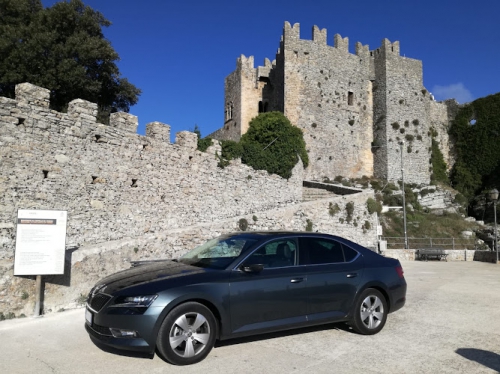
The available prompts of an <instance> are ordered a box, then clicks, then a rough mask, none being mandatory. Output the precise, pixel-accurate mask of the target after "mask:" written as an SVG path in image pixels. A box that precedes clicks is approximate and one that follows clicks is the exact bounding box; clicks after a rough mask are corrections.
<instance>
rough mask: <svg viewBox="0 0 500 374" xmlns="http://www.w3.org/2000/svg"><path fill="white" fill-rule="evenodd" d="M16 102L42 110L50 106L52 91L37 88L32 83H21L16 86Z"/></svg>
mask: <svg viewBox="0 0 500 374" xmlns="http://www.w3.org/2000/svg"><path fill="white" fill-rule="evenodd" d="M15 92H16V100H17V101H19V102H21V103H26V104H30V105H34V106H38V107H42V108H48V107H49V105H50V90H48V89H46V88H42V87H38V86H35V85H34V84H31V83H21V84H17V85H16V89H15Z"/></svg>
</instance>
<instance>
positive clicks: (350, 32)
mask: <svg viewBox="0 0 500 374" xmlns="http://www.w3.org/2000/svg"><path fill="white" fill-rule="evenodd" d="M83 1H84V2H85V4H87V5H89V6H91V7H92V8H94V9H96V10H98V11H100V12H101V13H103V14H104V16H105V17H106V18H107V19H108V20H110V21H111V22H112V25H111V26H110V27H108V28H106V29H105V30H104V32H105V36H106V38H107V39H108V40H109V41H110V42H111V44H112V45H113V47H114V48H115V50H116V51H117V52H118V54H119V55H120V58H121V61H120V62H119V67H120V71H121V73H122V75H123V76H124V77H126V78H128V79H129V80H130V82H132V83H133V84H135V85H136V86H137V87H139V88H140V89H141V90H142V95H141V97H140V99H139V103H138V104H137V105H135V106H133V107H132V108H131V110H130V113H132V114H134V115H137V116H138V117H139V129H138V132H139V133H140V134H144V132H145V126H146V124H147V123H148V122H152V121H159V122H163V123H166V124H169V125H170V126H171V133H172V140H173V139H174V136H175V133H176V132H178V131H182V130H191V131H192V130H193V129H194V126H195V125H198V127H199V128H200V129H201V132H202V135H203V136H205V135H208V134H209V133H211V132H213V131H215V130H216V129H218V128H220V127H221V126H222V124H223V120H224V78H225V77H226V76H227V75H228V74H229V73H231V72H232V71H233V70H234V68H235V65H236V58H237V57H239V56H240V54H244V55H246V56H250V55H253V56H255V65H256V66H257V65H262V64H263V61H264V58H265V57H268V58H269V59H271V60H273V59H274V57H275V54H276V50H277V48H278V46H279V40H280V36H281V34H282V29H283V24H284V22H285V21H289V22H290V23H292V24H293V23H296V22H298V23H300V28H301V38H302V39H311V34H312V32H311V30H312V27H313V25H318V26H319V27H320V28H326V29H327V30H328V44H329V45H333V35H334V34H336V33H339V34H341V35H342V36H343V37H346V36H347V37H349V48H350V50H351V52H354V46H355V43H356V42H357V41H360V42H361V43H363V44H369V46H370V49H375V48H378V47H379V46H380V43H381V40H382V39H383V38H388V39H389V40H390V41H391V42H392V41H395V40H399V41H400V44H401V55H405V56H407V57H411V58H415V59H419V60H422V61H423V69H424V85H425V87H426V88H427V89H428V90H429V91H431V92H432V93H433V94H434V96H435V97H436V99H437V100H443V99H447V98H451V97H455V98H457V100H458V101H459V102H462V103H463V102H468V101H471V100H474V99H477V98H479V97H483V96H487V95H490V94H494V93H497V92H500V71H499V70H500V69H499V68H500V61H499V60H500V24H499V15H500V1H499V0H476V1H464V0H418V1H406V0H398V1H397V0H356V1H351V0H343V1H338V0H309V1H297V0H265V1H263V0H254V1H245V2H241V1H238V0H212V1H206V0H182V1H178V0H176V1H173V0H142V1H139V0H83ZM55 2H56V1H54V0H42V3H43V4H44V5H45V6H51V5H52V4H54V3H55Z"/></svg>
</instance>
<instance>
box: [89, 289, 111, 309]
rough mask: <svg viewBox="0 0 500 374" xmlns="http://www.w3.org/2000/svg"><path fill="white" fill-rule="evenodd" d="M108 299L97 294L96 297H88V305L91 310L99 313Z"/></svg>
mask: <svg viewBox="0 0 500 374" xmlns="http://www.w3.org/2000/svg"><path fill="white" fill-rule="evenodd" d="M110 299H111V296H109V295H105V294H102V293H98V294H97V295H90V298H89V301H88V303H89V306H90V308H91V309H92V310H94V311H96V312H99V311H100V310H101V309H102V307H103V306H104V305H106V303H107V302H108V301H109V300H110Z"/></svg>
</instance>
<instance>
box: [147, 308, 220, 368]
mask: <svg viewBox="0 0 500 374" xmlns="http://www.w3.org/2000/svg"><path fill="white" fill-rule="evenodd" d="M216 330H217V323H216V320H215V317H214V315H213V313H212V312H211V311H210V309H208V308H207V307H206V306H204V305H202V304H199V303H196V302H188V303H185V304H181V305H179V306H177V307H175V308H174V309H172V311H171V312H170V313H169V314H168V315H167V317H165V319H164V320H163V323H162V325H161V327H160V330H159V332H158V338H157V342H156V343H157V347H158V351H159V353H160V355H161V356H163V357H164V358H165V359H166V360H167V361H169V362H170V363H172V364H174V365H190V364H195V363H197V362H200V361H201V360H203V359H204V358H205V357H207V355H208V354H209V353H210V351H211V350H212V348H213V346H214V343H215V338H216V334H217V331H216Z"/></svg>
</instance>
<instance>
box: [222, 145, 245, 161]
mask: <svg viewBox="0 0 500 374" xmlns="http://www.w3.org/2000/svg"><path fill="white" fill-rule="evenodd" d="M242 154H243V147H242V146H241V144H240V143H238V142H235V141H233V140H222V141H221V157H222V158H223V159H225V160H234V159H236V158H241V156H242Z"/></svg>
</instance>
